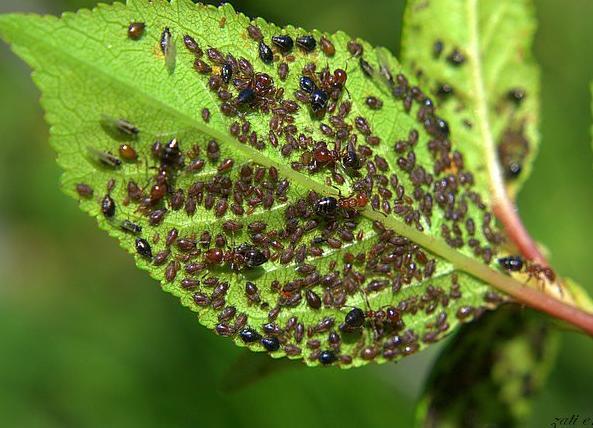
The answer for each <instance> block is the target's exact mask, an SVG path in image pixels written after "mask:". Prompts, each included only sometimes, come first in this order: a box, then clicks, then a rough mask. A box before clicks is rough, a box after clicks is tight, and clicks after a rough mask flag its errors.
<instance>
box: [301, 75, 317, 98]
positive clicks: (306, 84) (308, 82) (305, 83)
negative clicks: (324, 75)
mask: <svg viewBox="0 0 593 428" xmlns="http://www.w3.org/2000/svg"><path fill="white" fill-rule="evenodd" d="M299 85H300V87H301V89H302V90H303V91H305V92H306V93H308V94H312V93H313V91H315V90H316V89H317V85H315V82H313V79H311V78H309V77H307V76H301V78H300V79H299Z"/></svg>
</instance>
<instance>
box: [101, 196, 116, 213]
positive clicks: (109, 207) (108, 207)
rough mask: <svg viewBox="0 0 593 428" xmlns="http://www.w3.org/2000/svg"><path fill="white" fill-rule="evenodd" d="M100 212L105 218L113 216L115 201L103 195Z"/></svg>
mask: <svg viewBox="0 0 593 428" xmlns="http://www.w3.org/2000/svg"><path fill="white" fill-rule="evenodd" d="M101 212H102V213H103V215H104V216H105V217H107V218H111V217H113V216H114V215H115V201H114V200H113V199H112V198H111V196H109V195H105V196H104V197H103V200H102V201H101Z"/></svg>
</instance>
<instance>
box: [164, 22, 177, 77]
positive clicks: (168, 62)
mask: <svg viewBox="0 0 593 428" xmlns="http://www.w3.org/2000/svg"><path fill="white" fill-rule="evenodd" d="M160 45H161V52H163V55H164V56H165V66H166V67H167V71H168V72H169V74H171V73H173V70H174V69H175V55H176V52H175V42H174V40H173V35H172V34H171V30H170V29H169V27H165V29H164V30H163V33H162V34H161V41H160Z"/></svg>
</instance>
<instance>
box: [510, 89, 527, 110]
mask: <svg viewBox="0 0 593 428" xmlns="http://www.w3.org/2000/svg"><path fill="white" fill-rule="evenodd" d="M526 96H527V94H526V93H525V89H522V88H513V89H511V90H510V91H509V92H507V99H508V100H509V101H512V102H513V103H514V104H515V105H517V106H519V105H521V104H522V103H523V101H524V100H525V97H526Z"/></svg>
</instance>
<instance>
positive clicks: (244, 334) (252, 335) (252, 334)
mask: <svg viewBox="0 0 593 428" xmlns="http://www.w3.org/2000/svg"><path fill="white" fill-rule="evenodd" d="M239 336H240V337H241V340H242V341H243V342H245V343H253V342H257V341H259V340H261V338H262V337H261V334H259V333H258V332H257V331H255V330H253V329H251V328H249V327H247V328H245V329H243V330H241V332H240V333H239Z"/></svg>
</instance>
